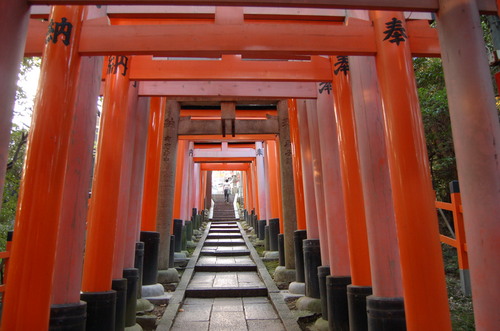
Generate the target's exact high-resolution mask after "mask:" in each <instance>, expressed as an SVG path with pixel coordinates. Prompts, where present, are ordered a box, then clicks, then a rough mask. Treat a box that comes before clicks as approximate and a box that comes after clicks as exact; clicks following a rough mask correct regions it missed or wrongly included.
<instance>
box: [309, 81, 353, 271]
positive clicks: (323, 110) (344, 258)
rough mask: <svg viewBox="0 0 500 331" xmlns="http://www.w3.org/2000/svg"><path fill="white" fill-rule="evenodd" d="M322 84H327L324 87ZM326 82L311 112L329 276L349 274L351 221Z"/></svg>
mask: <svg viewBox="0 0 500 331" xmlns="http://www.w3.org/2000/svg"><path fill="white" fill-rule="evenodd" d="M322 84H324V86H326V88H323V87H324V86H323V85H322ZM327 84H328V83H319V84H318V85H317V91H318V98H317V108H316V112H314V113H313V114H316V121H317V134H318V136H319V137H320V138H321V139H320V141H319V146H318V148H319V150H320V153H321V169H322V184H323V194H324V197H325V207H326V208H325V221H326V226H325V232H326V234H325V235H326V236H327V241H328V246H327V247H328V251H329V254H328V256H329V261H323V265H324V266H326V265H329V266H330V275H331V276H335V277H337V276H339V277H343V276H349V275H351V270H352V268H351V267H350V263H351V266H352V263H353V261H352V259H350V257H349V253H350V246H349V245H351V240H350V239H351V236H350V235H349V231H348V229H349V227H350V225H349V224H346V216H345V208H344V194H343V192H342V177H341V173H340V155H339V148H338V145H337V127H336V124H335V113H334V109H333V100H332V95H331V91H330V90H329V88H328V85H327ZM330 142H332V143H330ZM349 230H351V231H355V230H356V229H355V227H353V229H349ZM356 248H358V247H356V245H354V247H353V249H356ZM352 258H354V257H352Z"/></svg>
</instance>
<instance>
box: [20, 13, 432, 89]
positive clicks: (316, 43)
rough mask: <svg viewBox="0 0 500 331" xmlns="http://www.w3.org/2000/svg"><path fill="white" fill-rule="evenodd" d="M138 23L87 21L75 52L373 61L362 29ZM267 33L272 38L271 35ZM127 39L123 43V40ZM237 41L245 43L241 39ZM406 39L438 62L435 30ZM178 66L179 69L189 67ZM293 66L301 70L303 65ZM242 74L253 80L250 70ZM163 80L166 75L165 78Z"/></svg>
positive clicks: (30, 47)
mask: <svg viewBox="0 0 500 331" xmlns="http://www.w3.org/2000/svg"><path fill="white" fill-rule="evenodd" d="M350 21H351V22H352V20H350ZM278 22H279V21H278ZM137 23H141V20H137V22H136V24H134V25H110V24H109V21H108V20H89V21H87V22H86V23H85V24H84V28H83V32H82V36H83V38H82V44H81V47H80V49H79V51H80V53H81V55H110V54H128V55H151V54H155V55H158V56H196V57H212V58H220V57H221V56H222V55H223V54H240V55H242V56H244V57H249V58H273V57H275V58H286V57H289V58H292V59H295V58H296V57H297V55H305V56H309V55H325V54H326V55H328V54H329V55H333V54H338V55H373V54H374V53H375V51H376V50H375V45H374V42H373V28H372V26H371V25H365V24H348V25H340V24H338V23H334V24H331V25H325V24H322V25H318V24H316V23H310V24H307V23H301V24H296V22H280V23H275V22H273V21H270V22H268V23H245V24H235V25H231V31H228V30H227V28H226V26H225V25H223V24H213V23H211V22H204V24H202V23H201V22H200V23H197V24H168V25H166V24H153V25H151V24H142V25H140V24H137ZM43 31H44V30H43V27H42V25H41V23H38V22H33V23H32V24H30V29H29V31H28V36H29V37H28V38H27V44H26V55H30V56H34V55H40V54H41V51H42V47H41V46H42V45H41V41H43V38H44V35H45V33H44V32H43ZM270 31H272V32H273V33H272V34H271V33H269V32H270ZM125 35H126V36H127V38H123V36H125ZM192 35H203V36H204V38H197V39H193V38H187V37H186V36H192ZM241 35H245V36H247V37H246V38H240V36H241ZM408 35H410V36H411V37H412V38H413V39H415V43H414V45H413V46H412V49H411V51H412V53H413V54H414V55H418V56H439V53H440V51H439V43H438V40H437V36H436V32H435V30H434V29H432V28H430V27H428V26H427V27H425V26H423V24H415V25H413V24H410V26H409V27H408ZM176 62H177V61H176ZM202 62H204V61H202ZM210 62H212V61H210ZM178 64H179V65H180V67H181V68H185V66H186V65H188V64H181V63H178ZM202 65H203V64H202ZM215 65H216V66H218V64H215ZM222 66H224V64H222ZM248 66H249V67H250V68H251V66H260V64H251V63H249V64H248ZM289 66H293V64H289ZM296 66H297V67H305V65H303V64H296ZM226 68H227V66H226ZM243 68H245V67H244V66H243ZM208 70H209V69H208ZM269 70H271V69H269ZM183 71H186V70H185V69H183ZM173 72H177V71H176V70H174V71H173ZM244 72H247V73H249V74H250V75H254V74H255V72H252V71H251V70H248V69H247V70H245V71H244ZM271 72H277V71H276V70H271ZM278 72H281V75H290V74H291V75H293V71H290V72H289V73H288V74H287V73H286V71H283V70H281V71H278ZM302 72H303V73H304V71H302ZM315 72H316V70H315ZM222 73H224V71H222ZM318 73H319V74H321V73H320V72H318ZM325 73H328V72H327V71H326V72H325ZM164 75H167V72H165V73H164ZM150 79H152V78H150Z"/></svg>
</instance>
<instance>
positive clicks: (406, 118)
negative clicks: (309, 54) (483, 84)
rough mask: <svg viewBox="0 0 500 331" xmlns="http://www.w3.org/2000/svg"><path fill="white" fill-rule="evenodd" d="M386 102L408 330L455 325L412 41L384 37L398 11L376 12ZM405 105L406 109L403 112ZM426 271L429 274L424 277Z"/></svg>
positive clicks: (378, 60)
mask: <svg viewBox="0 0 500 331" xmlns="http://www.w3.org/2000/svg"><path fill="white" fill-rule="evenodd" d="M371 16H372V19H373V22H374V26H375V31H376V35H378V36H380V37H379V38H376V42H377V48H378V53H377V57H376V62H377V72H378V77H379V81H380V88H381V92H382V100H383V104H384V119H385V125H386V141H387V151H388V157H389V168H390V176H391V185H392V192H393V199H394V210H395V215H396V225H397V230H398V239H399V240H398V242H399V248H400V255H401V268H402V276H403V288H404V298H405V313H406V322H407V323H406V324H407V328H408V330H410V331H411V330H422V329H424V328H428V327H429V326H431V325H432V326H433V328H435V329H436V330H450V329H451V323H450V313H449V309H448V297H447V293H446V283H445V278H444V272H443V259H442V255H441V245H440V242H439V231H438V221H437V216H436V209H435V206H434V200H435V197H434V193H433V190H432V185H431V177H430V170H429V162H428V158H427V149H426V145H425V137H424V130H423V124H422V118H421V113H420V107H419V101H418V96H417V88H416V83H415V77H414V72H413V63H412V58H411V53H410V47H409V45H408V44H409V43H411V40H407V41H404V42H401V44H400V45H399V46H398V45H397V44H396V43H391V42H389V40H386V41H384V40H383V38H382V36H385V35H384V31H385V30H386V29H387V26H386V23H387V22H389V21H391V20H392V19H393V18H396V19H398V20H400V21H401V22H402V26H403V27H405V23H404V18H403V15H402V14H401V13H397V12H373V13H371ZM401 109H405V111H401ZM422 272H424V273H425V277H422Z"/></svg>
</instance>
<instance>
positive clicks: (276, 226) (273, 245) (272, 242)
mask: <svg viewBox="0 0 500 331" xmlns="http://www.w3.org/2000/svg"><path fill="white" fill-rule="evenodd" d="M279 233H280V220H279V218H271V219H270V220H269V250H271V251H277V250H278V234H279Z"/></svg>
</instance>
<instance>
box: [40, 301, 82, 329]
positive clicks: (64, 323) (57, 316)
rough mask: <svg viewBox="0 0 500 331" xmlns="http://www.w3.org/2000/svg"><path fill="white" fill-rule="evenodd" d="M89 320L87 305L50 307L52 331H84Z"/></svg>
mask: <svg viewBox="0 0 500 331" xmlns="http://www.w3.org/2000/svg"><path fill="white" fill-rule="evenodd" d="M86 320H87V303H86V302H83V301H80V302H78V303H69V304H64V305H52V306H51V307H50V322H49V330H50V331H84V330H85V323H86Z"/></svg>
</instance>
